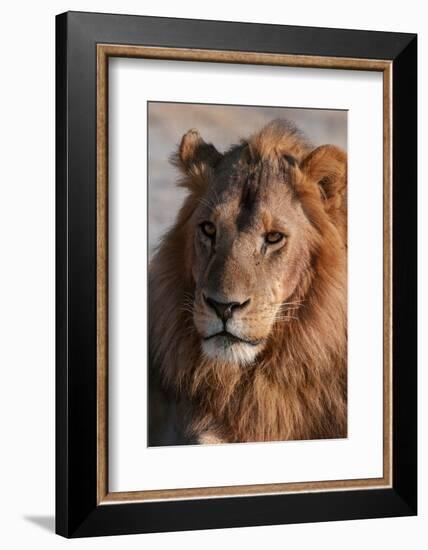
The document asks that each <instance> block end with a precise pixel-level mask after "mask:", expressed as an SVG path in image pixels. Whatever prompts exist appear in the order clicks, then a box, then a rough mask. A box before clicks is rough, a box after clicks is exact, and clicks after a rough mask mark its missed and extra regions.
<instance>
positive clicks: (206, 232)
mask: <svg viewBox="0 0 428 550" xmlns="http://www.w3.org/2000/svg"><path fill="white" fill-rule="evenodd" d="M173 162H174V164H175V165H176V166H178V167H179V169H180V171H181V173H182V178H181V180H180V182H179V183H180V185H182V186H184V187H185V188H186V189H187V190H188V196H187V199H186V200H185V201H184V204H183V206H182V208H181V210H180V212H179V214H178V216H177V220H176V223H175V224H174V226H173V227H172V228H171V230H170V231H169V232H168V233H167V234H166V235H165V237H164V240H163V242H162V243H161V245H160V247H159V249H158V252H157V253H156V255H155V256H154V257H153V259H152V262H151V265H150V288H149V290H150V293H149V298H150V315H149V320H150V357H151V366H152V372H153V373H155V374H153V375H151V376H152V379H153V376H159V377H160V380H161V383H162V385H163V387H164V388H167V389H172V390H173V391H174V392H175V394H176V395H177V396H178V398H179V401H180V400H181V402H182V401H183V399H184V401H186V402H188V403H191V404H192V409H193V411H194V412H193V413H192V416H193V420H192V421H190V420H188V421H185V424H186V425H185V427H184V429H185V431H187V433H193V434H202V433H206V432H207V430H208V432H209V433H211V434H212V433H213V430H214V432H215V433H216V434H217V435H219V437H220V438H221V439H222V440H224V441H261V440H265V441H271V440H278V439H280V440H281V439H282V440H284V439H304V438H314V437H336V436H343V434H345V433H346V322H347V320H346V309H347V308H346V287H347V279H346V255H347V252H346V232H347V227H346V220H347V214H346V210H347V207H346V164H347V159H346V153H344V152H343V151H342V150H340V149H339V148H337V147H335V146H331V145H323V146H320V147H316V148H315V147H313V146H312V145H311V144H310V143H309V142H308V141H307V140H306V139H305V138H304V137H303V136H302V134H301V133H300V132H299V131H298V130H297V129H296V128H295V127H294V126H293V125H291V124H289V123H288V122H285V121H274V122H272V123H270V124H269V125H267V126H266V127H265V128H264V129H262V130H261V131H260V132H259V133H257V134H256V135H254V136H252V137H251V138H249V139H248V140H245V141H242V142H241V143H240V144H239V145H236V146H233V147H232V148H231V149H229V150H228V151H226V152H225V153H224V154H221V153H220V152H218V151H217V149H216V148H215V147H214V146H213V145H211V144H207V143H206V142H205V141H204V140H203V139H202V137H201V136H200V135H199V133H198V132H197V131H196V130H190V131H189V132H188V133H187V134H185V135H184V136H183V138H182V140H181V144H180V146H179V149H178V152H177V153H176V154H175V155H174V156H173ZM156 373H157V374H156ZM185 417H186V416H185V415H184V416H183V418H185ZM186 418H187V417H186ZM213 427H214V428H213ZM153 431H154V432H155V431H156V428H154V429H153Z"/></svg>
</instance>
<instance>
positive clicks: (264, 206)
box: [179, 131, 343, 364]
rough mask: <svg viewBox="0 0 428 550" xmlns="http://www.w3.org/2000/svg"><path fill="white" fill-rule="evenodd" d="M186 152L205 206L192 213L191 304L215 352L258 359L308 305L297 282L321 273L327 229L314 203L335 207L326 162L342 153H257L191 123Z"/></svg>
mask: <svg viewBox="0 0 428 550" xmlns="http://www.w3.org/2000/svg"><path fill="white" fill-rule="evenodd" d="M332 151H333V152H332ZM179 154H180V162H181V164H180V166H181V167H182V168H183V169H184V171H185V173H187V174H188V175H190V177H191V179H190V180H186V186H188V187H189V188H190V189H191V190H192V196H191V200H193V204H195V205H196V206H195V207H194V210H193V213H192V215H191V217H190V219H189V220H188V222H187V223H188V225H189V232H188V236H189V243H188V245H187V249H188V252H189V254H190V256H191V260H190V265H191V273H192V279H193V287H194V290H193V292H192V297H191V303H189V297H186V304H185V307H186V308H187V309H191V311H192V314H193V323H194V326H195V327H196V330H197V332H198V334H199V336H200V339H201V347H202V351H203V353H204V355H205V356H206V357H207V358H209V359H214V360H217V361H221V362H222V363H232V364H249V363H251V362H253V361H254V359H255V358H256V357H257V355H258V354H260V353H261V352H262V351H263V349H264V347H265V346H266V344H267V342H268V341H269V337H270V335H271V334H272V331H273V329H274V326H276V325H277V324H278V323H287V322H289V321H290V319H292V318H293V313H294V311H295V310H296V309H298V308H299V306H300V305H301V304H300V296H299V295H298V293H297V292H296V289H297V288H299V289H301V288H302V285H305V284H307V283H308V280H309V279H310V277H312V272H313V269H312V267H313V262H314V255H315V254H316V250H317V247H318V246H319V237H320V228H319V227H317V224H316V223H314V220H313V219H311V209H312V211H317V210H319V211H322V212H324V213H325V211H326V208H327V206H326V205H328V204H329V201H330V199H332V200H333V199H334V196H333V195H332V196H331V197H330V190H331V189H332V188H333V186H331V189H329V188H328V181H327V180H328V178H326V175H325V170H324V171H323V170H321V169H320V166H321V164H320V162H321V163H322V162H324V164H326V160H327V157H328V156H329V157H331V158H332V159H333V160H334V158H333V157H334V155H336V156H337V155H338V154H339V153H338V152H337V149H335V148H333V150H331V149H328V147H327V148H319V149H318V150H315V154H314V152H313V153H312V154H311V155H312V156H311V155H309V157H311V158H310V160H309V161H308V162H307V166H304V162H301V160H302V159H299V160H296V158H294V157H292V156H290V155H288V154H284V153H283V152H281V151H279V152H278V151H276V150H275V151H274V153H273V154H272V155H270V157H269V158H263V156H261V155H259V156H257V157H256V158H254V157H252V156H251V152H250V151H249V147H248V146H245V145H243V146H241V147H237V148H235V149H234V150H232V151H231V152H230V153H228V154H226V155H224V156H223V155H220V153H218V152H217V151H216V149H215V148H214V147H213V146H212V145H208V144H206V143H205V142H204V141H203V140H201V138H200V136H199V134H197V133H196V132H194V131H191V132H189V133H188V134H186V136H185V137H184V138H183V140H182V143H181V146H180V151H179ZM340 155H342V153H340ZM320 159H321V160H320ZM336 164H337V165H338V166H342V164H343V158H342V157H341V158H340V162H338V163H336ZM341 169H342V168H341ZM341 169H340V170H341ZM340 170H339V171H338V172H337V173H338V174H339V172H340ZM305 171H306V173H305ZM311 172H312V173H313V178H314V179H315V181H310V179H311V177H312V176H311ZM340 177H342V175H341V172H340ZM335 178H336V180H337V181H338V180H339V178H338V176H337V175H335ZM321 179H322V181H323V182H326V185H325V186H324V189H322V190H321V188H320V187H319V185H318V183H317V181H316V180H321ZM342 179H343V178H342ZM189 182H190V183H189ZM192 185H194V187H192ZM305 186H306V187H305ZM302 188H303V193H302ZM302 195H308V197H309V199H308V198H306V202H305V201H302V200H301V199H302ZM308 201H309V202H308Z"/></svg>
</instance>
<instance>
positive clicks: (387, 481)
mask: <svg viewBox="0 0 428 550" xmlns="http://www.w3.org/2000/svg"><path fill="white" fill-rule="evenodd" d="M109 57H133V58H145V59H163V60H175V61H177V60H181V61H199V62H216V63H237V64H249V65H277V66H284V67H311V68H318V69H322V68H324V69H349V70H362V71H378V72H382V73H383V319H384V321H383V476H382V477H381V478H370V479H344V480H333V481H314V482H298V483H271V484H256V485H239V486H225V487H202V488H187V489H162V490H146V491H144V490H142V491H128V492H109V488H108V59H109ZM391 486H392V62H391V61H384V60H373V59H355V58H339V57H318V56H305V55H286V54H267V53H256V52H238V51H217V50H199V49H187V48H164V47H148V46H127V45H121V44H98V45H97V503H98V504H99V505H107V504H110V503H120V502H142V501H153V500H168V499H174V500H183V499H189V498H194V499H196V498H215V497H230V496H250V495H260V494H278V493H296V492H314V491H333V490H353V489H354V490H355V489H377V488H381V487H383V488H385V487H391Z"/></svg>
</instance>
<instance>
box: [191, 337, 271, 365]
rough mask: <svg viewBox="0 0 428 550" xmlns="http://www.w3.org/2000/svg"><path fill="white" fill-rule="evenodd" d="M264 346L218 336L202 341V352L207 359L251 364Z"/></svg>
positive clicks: (236, 363) (235, 363) (234, 363)
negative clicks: (232, 340) (231, 340)
mask: <svg viewBox="0 0 428 550" xmlns="http://www.w3.org/2000/svg"><path fill="white" fill-rule="evenodd" d="M261 348H262V346H261V345H258V346H253V345H251V344H245V343H244V342H230V341H228V340H227V339H225V338H222V337H218V338H213V339H210V340H204V341H203V342H202V352H203V354H204V356H205V357H206V358H207V359H210V360H212V361H218V362H221V363H230V364H233V365H251V363H254V361H255V359H256V357H257V355H258V354H259V352H260V351H261Z"/></svg>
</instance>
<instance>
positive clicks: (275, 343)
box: [56, 12, 417, 537]
mask: <svg viewBox="0 0 428 550" xmlns="http://www.w3.org/2000/svg"><path fill="white" fill-rule="evenodd" d="M244 43H245V48H246V51H243V49H242V44H244ZM416 50H417V39H416V36H415V35H406V34H403V33H399V34H398V33H376V32H367V31H354V30H343V29H322V28H319V29H316V28H313V27H312V28H306V27H301V28H299V27H287V26H278V25H275V26H270V25H256V24H254V25H253V24H243V23H231V22H219V21H197V20H184V19H183V20H181V19H165V18H156V17H155V18H153V17H136V16H124V15H120V16H116V15H112V14H90V13H86V14H85V13H80V12H79V13H74V12H72V13H65V14H61V15H60V16H58V17H57V71H56V75H57V88H56V93H57V124H56V131H57V147H56V158H57V164H56V166H57V176H56V180H57V193H56V196H57V200H56V204H57V223H56V242H57V253H58V259H57V274H56V288H57V308H56V315H57V339H56V343H57V346H56V349H57V370H56V375H57V376H56V396H57V399H56V406H57V409H56V453H57V454H56V471H57V477H56V517H57V527H56V530H57V532H58V533H60V534H61V535H63V536H67V537H83V536H95V535H109V534H111V535H113V534H115V535H116V534H125V533H137V532H139V533H143V532H144V533H148V532H151V533H153V532H160V531H177V530H180V529H183V530H187V529H208V528H219V527H238V526H246V527H248V526H251V525H274V524H280V523H301V522H314V521H315V522H317V521H335V520H344V519H361V518H374V517H391V516H407V515H414V514H416V510H417V490H416V489H417V487H416V483H417V476H416V471H417V469H416V458H417V453H416V450H417V449H416V443H417V438H416V431H415V426H416V394H417V391H416V390H417V384H416V343H415V338H414V335H415V334H416V306H415V304H416V292H415V288H416V286H415V284H414V281H415V278H416V245H415V246H413V245H412V243H413V244H414V243H416V237H415V233H416V231H415V221H416V216H415V212H416V156H415V155H416V153H415V152H416V150H417V148H416V135H417V134H416V107H415V106H416V101H415V98H416V58H417V56H416ZM95 51H96V57H95V56H94V52H95ZM95 98H96V101H94V99H95ZM82 129H84V130H85V131H82ZM244 497H245V498H244Z"/></svg>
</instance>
